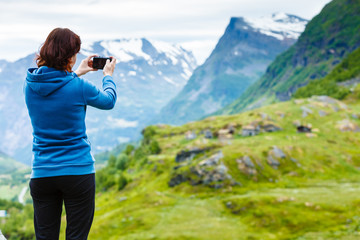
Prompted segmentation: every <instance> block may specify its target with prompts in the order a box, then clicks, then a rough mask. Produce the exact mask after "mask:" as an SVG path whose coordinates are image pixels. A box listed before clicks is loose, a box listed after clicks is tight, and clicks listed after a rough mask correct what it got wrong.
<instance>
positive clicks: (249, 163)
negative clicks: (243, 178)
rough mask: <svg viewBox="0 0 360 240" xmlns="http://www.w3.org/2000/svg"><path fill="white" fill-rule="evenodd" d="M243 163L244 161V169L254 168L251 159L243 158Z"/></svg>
mask: <svg viewBox="0 0 360 240" xmlns="http://www.w3.org/2000/svg"><path fill="white" fill-rule="evenodd" d="M243 161H244V163H245V166H246V167H249V168H255V165H254V163H253V162H252V161H251V158H250V157H249V156H244V157H243Z"/></svg>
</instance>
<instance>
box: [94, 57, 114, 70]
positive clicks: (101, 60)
mask: <svg viewBox="0 0 360 240" xmlns="http://www.w3.org/2000/svg"><path fill="white" fill-rule="evenodd" d="M108 59H109V60H110V62H111V58H106V57H93V68H95V69H103V68H104V66H105V64H106V60H108Z"/></svg>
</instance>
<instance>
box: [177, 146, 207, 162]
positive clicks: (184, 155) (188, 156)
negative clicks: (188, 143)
mask: <svg viewBox="0 0 360 240" xmlns="http://www.w3.org/2000/svg"><path fill="white" fill-rule="evenodd" d="M207 150H209V148H193V149H191V150H189V151H184V150H181V151H180V152H179V153H177V154H176V157H175V162H178V163H180V162H184V161H191V160H192V159H193V158H194V157H195V156H196V155H197V154H200V153H203V152H205V151H207Z"/></svg>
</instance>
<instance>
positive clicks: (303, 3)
mask: <svg viewBox="0 0 360 240" xmlns="http://www.w3.org/2000/svg"><path fill="white" fill-rule="evenodd" d="M328 2H330V0H62V1H55V0H54V1H48V0H37V1H36V0H16V1H9V0H0V59H7V60H12V61H13V60H16V59H18V58H20V57H24V56H26V55H27V54H29V53H32V52H35V51H37V50H38V48H39V46H40V44H41V43H42V42H44V41H45V39H46V36H47V35H48V34H49V32H50V31H51V30H52V29H53V28H55V27H68V28H70V29H72V30H73V31H74V32H76V33H77V34H79V35H80V37H81V39H82V41H83V42H91V41H95V40H102V39H118V38H131V37H146V38H149V39H156V40H163V41H168V42H174V43H180V44H182V45H183V46H184V47H185V48H187V49H189V50H192V51H193V52H194V54H195V56H196V57H197V59H198V61H199V63H202V61H204V59H205V58H206V57H207V56H208V55H209V54H210V53H211V51H212V50H213V48H214V47H215V44H216V43H217V41H218V39H219V38H220V37H221V35H222V34H223V33H224V30H225V28H226V26H227V24H228V23H229V20H230V17H241V16H245V17H246V16H248V17H260V16H265V15H270V14H272V13H274V12H285V13H290V14H294V15H297V16H300V17H303V18H305V19H311V18H312V17H314V16H315V15H317V14H318V13H319V12H320V10H321V9H322V8H323V7H324V6H325V4H327V3H328Z"/></svg>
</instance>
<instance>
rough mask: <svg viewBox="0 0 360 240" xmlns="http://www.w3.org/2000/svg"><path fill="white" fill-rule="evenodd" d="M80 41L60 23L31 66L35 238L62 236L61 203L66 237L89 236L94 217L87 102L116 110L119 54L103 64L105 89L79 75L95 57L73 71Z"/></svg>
mask: <svg viewBox="0 0 360 240" xmlns="http://www.w3.org/2000/svg"><path fill="white" fill-rule="evenodd" d="M80 45H81V41H80V38H79V36H78V35H76V34H75V33H74V32H72V31H71V30H69V29H67V28H56V29H54V30H53V31H52V32H51V33H50V34H49V36H48V37H47V39H46V41H45V43H44V44H43V45H42V47H41V49H40V53H39V54H38V55H37V59H36V63H37V66H38V68H30V69H29V70H28V72H27V77H26V82H25V88H24V90H25V101H26V105H27V108H28V111H29V115H30V119H31V124H32V126H33V137H34V138H33V161H32V174H31V180H30V193H31V196H32V199H33V205H34V226H35V234H36V239H46V240H52V239H59V231H60V223H61V212H62V204H63V202H64V205H65V211H66V221H67V226H66V239H69V240H70V239H77V240H79V239H87V236H88V234H89V231H90V227H91V224H92V220H93V216H94V206H95V168H94V158H93V157H92V155H91V153H90V142H89V141H88V139H87V136H86V128H85V113H86V106H87V105H90V106H93V107H96V108H99V109H112V108H113V107H114V105H115V102H116V86H115V83H114V82H113V78H112V74H113V72H114V69H115V64H116V59H114V58H112V61H111V62H110V61H109V60H107V63H106V65H105V67H104V69H103V73H104V78H103V79H102V83H103V86H102V88H103V89H102V90H99V89H98V88H97V87H95V86H94V85H93V84H91V83H90V82H87V81H85V80H83V79H81V78H79V77H80V76H82V75H84V74H86V73H88V72H90V71H96V69H93V68H92V60H91V58H92V57H94V56H89V57H87V58H86V59H84V60H83V61H82V62H81V64H80V66H79V67H78V69H77V70H75V71H74V72H73V71H72V67H73V66H74V64H75V62H76V55H77V53H78V52H79V50H80Z"/></svg>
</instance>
